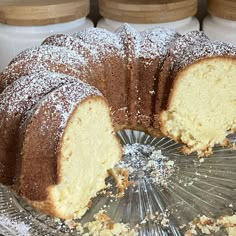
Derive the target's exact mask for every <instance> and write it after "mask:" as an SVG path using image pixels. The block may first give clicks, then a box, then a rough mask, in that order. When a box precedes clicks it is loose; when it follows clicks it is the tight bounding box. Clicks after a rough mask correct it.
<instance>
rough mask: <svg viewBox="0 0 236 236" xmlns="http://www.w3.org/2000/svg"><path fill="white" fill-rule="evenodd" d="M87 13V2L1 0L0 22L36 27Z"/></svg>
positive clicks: (78, 0) (69, 19) (67, 0)
mask: <svg viewBox="0 0 236 236" xmlns="http://www.w3.org/2000/svg"><path fill="white" fill-rule="evenodd" d="M88 13H89V0H1V1H0V22H1V23H4V24H9V25H21V26H37V25H47V24H56V23H63V22H67V21H73V20H76V19H79V18H81V17H84V16H86V15H87V14H88Z"/></svg>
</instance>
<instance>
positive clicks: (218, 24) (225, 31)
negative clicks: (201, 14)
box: [202, 0, 236, 45]
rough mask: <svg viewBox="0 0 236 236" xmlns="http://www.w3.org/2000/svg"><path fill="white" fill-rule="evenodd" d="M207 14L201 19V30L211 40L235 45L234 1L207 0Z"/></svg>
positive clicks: (235, 4) (235, 11)
mask: <svg viewBox="0 0 236 236" xmlns="http://www.w3.org/2000/svg"><path fill="white" fill-rule="evenodd" d="M207 9H208V13H209V15H208V16H206V17H205V19H204V20H203V26H202V28H203V31H204V32H205V33H206V34H207V35H208V37H209V38H210V39H212V40H221V41H225V42H229V43H232V44H234V45H236V1H232V0H209V1H208V7H207Z"/></svg>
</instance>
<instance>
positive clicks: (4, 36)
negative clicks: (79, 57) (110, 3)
mask: <svg viewBox="0 0 236 236" xmlns="http://www.w3.org/2000/svg"><path fill="white" fill-rule="evenodd" d="M88 13H89V0H71V1H66V0H59V1H58V0H57V1H56V0H40V1H31V0H20V1H7V0H5V1H2V2H1V3H0V22H1V23H0V54H1V57H0V70H2V69H3V68H4V67H5V66H7V64H8V63H9V62H10V61H11V60H12V58H14V57H15V56H16V55H17V54H18V53H20V52H21V51H23V50H25V49H26V48H29V47H32V46H37V45H39V44H40V43H41V42H42V41H43V40H44V39H45V38H46V37H48V36H49V35H52V34H56V33H65V34H73V33H75V32H77V31H79V30H82V29H85V28H88V27H93V26H94V25H93V22H92V21H91V20H89V19H88V18H86V16H87V14H88Z"/></svg>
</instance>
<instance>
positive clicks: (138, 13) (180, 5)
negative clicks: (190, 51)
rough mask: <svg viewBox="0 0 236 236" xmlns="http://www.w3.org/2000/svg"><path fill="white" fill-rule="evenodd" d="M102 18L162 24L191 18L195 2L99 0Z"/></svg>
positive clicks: (177, 0)
mask: <svg viewBox="0 0 236 236" xmlns="http://www.w3.org/2000/svg"><path fill="white" fill-rule="evenodd" d="M99 11H100V14H101V15H102V16H103V17H104V18H108V19H111V20H115V21H121V22H127V23H143V24H145V23H163V22H170V21H177V20H181V19H184V18H188V17H191V16H193V15H195V14H196V12H197V0H158V1H157V0H99Z"/></svg>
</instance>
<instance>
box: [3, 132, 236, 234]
mask: <svg viewBox="0 0 236 236" xmlns="http://www.w3.org/2000/svg"><path fill="white" fill-rule="evenodd" d="M117 135H118V137H119V139H120V141H121V143H122V145H123V150H124V155H123V158H122V160H121V161H120V163H119V164H118V165H117V168H121V169H127V170H128V171H129V185H128V187H127V189H126V190H125V192H124V194H123V195H122V194H117V188H116V187H115V183H114V181H113V178H112V177H109V178H108V179H107V185H108V186H109V187H108V188H107V189H106V190H104V191H101V193H99V194H98V196H97V197H96V198H94V199H93V200H92V205H91V207H90V208H89V210H88V211H87V213H86V214H85V215H84V216H83V218H82V219H81V220H76V221H75V222H76V223H77V222H79V223H81V224H85V223H86V222H91V221H93V217H94V215H95V214H97V213H98V212H99V211H100V210H101V209H102V210H103V211H104V212H105V214H106V215H107V216H109V218H110V219H111V221H112V222H114V223H120V222H122V223H125V224H127V225H128V227H129V228H130V229H135V232H137V234H138V235H145V236H146V235H148V236H149V235H150V236H152V235H153V236H154V235H160V236H162V235H163V236H164V235H165V236H167V235H170V236H171V235H173V236H180V235H184V234H185V232H186V231H187V230H188V227H189V226H190V225H191V223H190V222H194V220H195V221H196V218H197V217H201V216H207V217H211V218H213V219H216V218H218V217H220V216H225V215H233V214H235V212H236V150H232V149H229V148H222V147H215V148H214V153H213V155H211V156H210V157H208V158H204V159H199V158H197V156H196V155H194V154H192V155H189V156H184V155H183V154H181V152H180V151H179V150H180V148H181V145H179V144H176V143H175V142H173V141H172V140H170V139H167V138H154V137H151V136H149V135H146V134H144V133H142V132H138V131H131V130H123V131H120V132H118V134H117ZM229 139H230V141H231V142H232V143H233V144H235V142H236V135H231V136H230V137H229ZM117 196H118V197H117ZM85 232H86V230H85ZM195 233H198V235H204V234H203V233H202V231H200V229H199V228H197V227H196V228H195ZM0 234H3V235H5V236H8V235H9V236H10V235H24V236H26V235H43V236H45V235H81V234H80V233H79V232H78V231H77V230H76V229H73V228H71V227H68V224H65V223H64V222H63V221H61V220H59V219H55V218H52V217H49V216H47V215H44V214H40V213H39V212H36V211H34V210H33V209H32V208H31V207H29V206H28V205H27V204H26V203H25V202H24V201H22V200H21V199H20V198H18V197H17V196H16V195H15V194H14V193H13V192H11V190H9V189H8V188H6V187H4V186H2V185H0ZM124 235H125V234H124ZM213 235H220V236H223V235H227V232H226V229H225V228H223V227H221V228H220V229H219V230H217V231H216V232H214V234H213Z"/></svg>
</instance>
